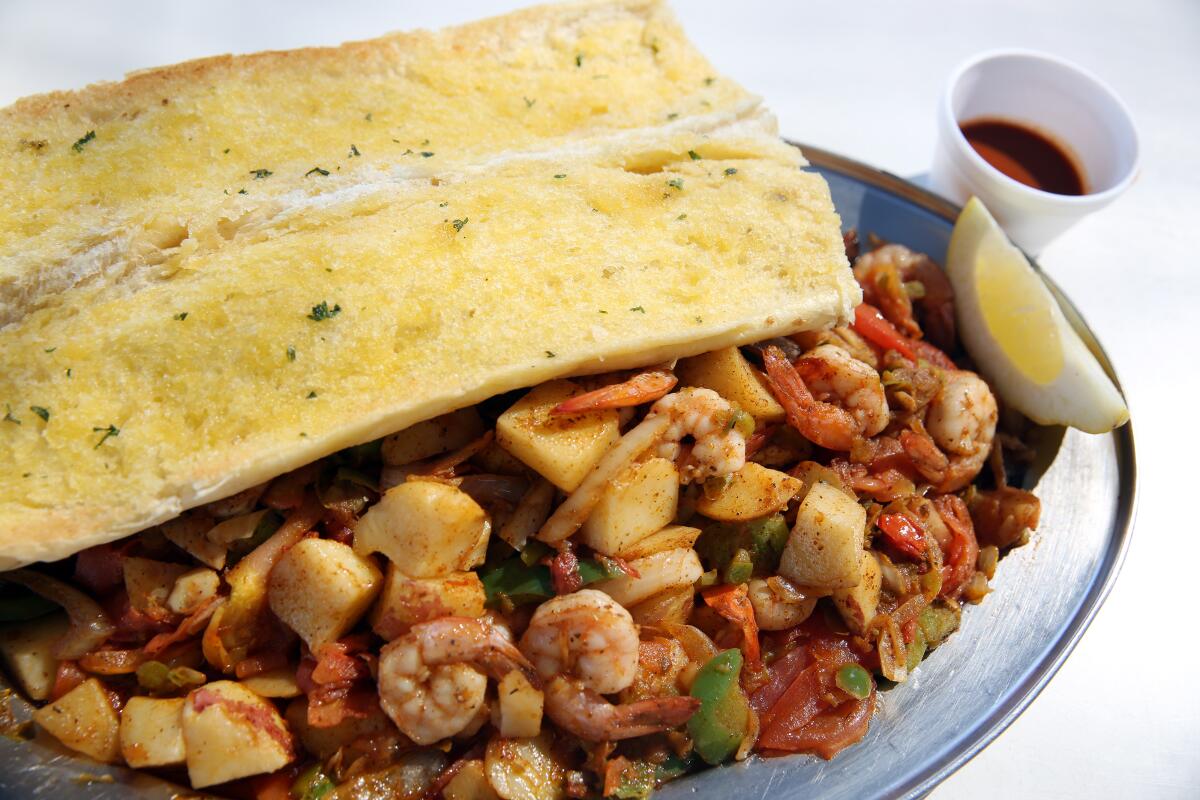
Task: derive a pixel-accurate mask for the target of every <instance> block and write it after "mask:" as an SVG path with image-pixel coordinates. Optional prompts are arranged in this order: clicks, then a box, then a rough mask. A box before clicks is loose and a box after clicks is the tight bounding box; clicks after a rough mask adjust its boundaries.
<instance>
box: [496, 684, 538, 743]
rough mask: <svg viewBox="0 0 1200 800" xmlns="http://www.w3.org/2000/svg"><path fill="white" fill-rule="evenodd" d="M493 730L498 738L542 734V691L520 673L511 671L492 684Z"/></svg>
mask: <svg viewBox="0 0 1200 800" xmlns="http://www.w3.org/2000/svg"><path fill="white" fill-rule="evenodd" d="M496 698H497V701H498V702H497V703H496V709H497V712H496V713H497V717H498V719H497V725H496V728H497V730H499V731H500V735H501V736H504V737H506V738H509V739H512V738H515V737H529V736H537V735H538V734H539V733H541V732H542V704H543V697H542V690H541V689H537V688H534V686H533V684H531V683H530V682H529V679H528V678H526V677H525V676H524V675H523V674H522V673H521V671H520V670H517V669H514V670H512V671H510V672H509V673H508V674H506V675H505V676H504V677H503V678H501V679H500V682H499V683H498V684H497V685H496Z"/></svg>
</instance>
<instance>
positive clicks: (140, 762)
mask: <svg viewBox="0 0 1200 800" xmlns="http://www.w3.org/2000/svg"><path fill="white" fill-rule="evenodd" d="M184 702H186V701H185V700H184V699H183V698H182V697H167V698H161V699H156V698H153V697H131V698H129V702H128V703H126V704H125V708H123V709H122V710H121V755H122V756H124V757H125V762H126V763H127V764H129V766H131V767H137V768H138V769H141V768H143V767H166V766H171V765H174V764H182V763H183V762H184V758H185V753H184V746H183V704H184Z"/></svg>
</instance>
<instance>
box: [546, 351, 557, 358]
mask: <svg viewBox="0 0 1200 800" xmlns="http://www.w3.org/2000/svg"><path fill="white" fill-rule="evenodd" d="M556 357H557V356H556V354H555V352H554V351H553V350H547V351H546V358H556Z"/></svg>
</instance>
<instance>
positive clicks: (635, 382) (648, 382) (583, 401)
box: [550, 370, 679, 414]
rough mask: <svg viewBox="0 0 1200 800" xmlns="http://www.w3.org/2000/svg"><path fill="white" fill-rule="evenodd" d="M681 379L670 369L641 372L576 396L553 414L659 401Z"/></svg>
mask: <svg viewBox="0 0 1200 800" xmlns="http://www.w3.org/2000/svg"><path fill="white" fill-rule="evenodd" d="M677 383H679V379H678V378H676V377H675V375H674V373H671V372H668V371H666V370H651V371H649V372H640V373H638V374H637V375H634V376H633V377H632V378H630V379H629V380H627V381H624V382H622V383H613V384H610V385H608V386H602V387H600V388H599V389H596V390H594V391H591V392H585V393H584V394H580V395H576V396H575V397H572V398H570V399H569V400H564V401H563V402H561V403H559V404H558V405H556V406H555V407H554V408H552V409H550V413H551V414H582V413H584V412H587V411H602V410H604V409H608V408H627V407H629V406H638V405H641V404H642V403H649V402H652V401H654V400H658V399H659V398H660V397H662V396H663V395H665V394H666V393H667V392H669V391H671V390H672V389H673V388H675V384H677Z"/></svg>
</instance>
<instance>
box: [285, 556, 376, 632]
mask: <svg viewBox="0 0 1200 800" xmlns="http://www.w3.org/2000/svg"><path fill="white" fill-rule="evenodd" d="M382 583H383V575H382V573H380V571H379V568H378V567H376V566H375V564H374V563H373V562H372V561H371V560H370V559H369V558H367V557H365V556H361V555H359V554H358V553H356V552H354V550H353V549H351V548H350V547H349V546H348V545H344V544H342V543H341V542H335V541H332V540H330V539H301V540H300V541H299V542H297V543H296V544H295V545H294V546H292V548H291V549H289V550H288V551H287V552H286V553H284V554H283V557H282V558H280V559H279V563H277V564H276V565H275V567H274V569H272V570H271V576H270V580H269V582H268V585H267V602H269V603H270V605H271V610H272V611H273V612H275V616H277V617H279V619H280V621H282V622H283V623H284V624H285V625H287V626H288V627H289V628H291V629H292V630H294V631H295V632H296V633H297V634H299V636H300V638H301V639H303V640H304V642H305V644H307V645H308V648H309V649H310V650H312V651H313V652H316V651H317V649H318V648H320V646H321V645H323V644H328V643H329V642H332V641H335V640H337V639H339V638H341V637H342V636H343V635H344V634H345V633H346V632H347V631H348V630H350V629H351V628H352V627H354V623H356V622H358V619H359V617H361V616H362V615H363V614H365V613H366V612H367V609H368V608H370V607H371V603H372V601H374V599H375V595H377V594H378V593H379V589H380V587H381V585H382Z"/></svg>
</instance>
